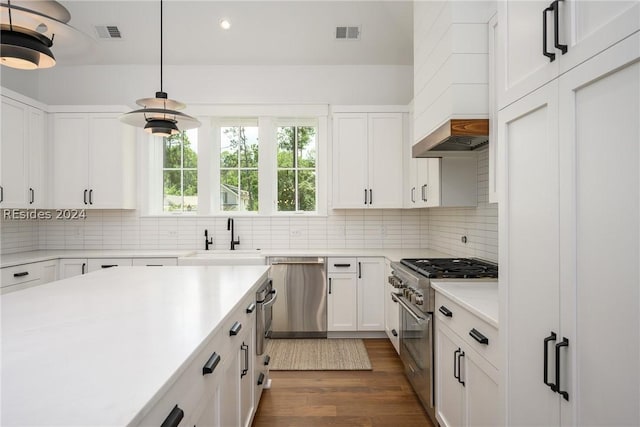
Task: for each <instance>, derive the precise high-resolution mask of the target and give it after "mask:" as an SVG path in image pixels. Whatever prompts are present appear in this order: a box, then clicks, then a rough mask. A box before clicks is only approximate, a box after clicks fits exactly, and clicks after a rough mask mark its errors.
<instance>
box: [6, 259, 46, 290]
mask: <svg viewBox="0 0 640 427" xmlns="http://www.w3.org/2000/svg"><path fill="white" fill-rule="evenodd" d="M41 276H42V263H40V262H34V263H31V264H22V265H16V266H13V267H5V268H3V269H2V287H3V288H4V287H5V286H14V285H18V284H20V283H26V282H32V281H34V280H39V279H40V277H41Z"/></svg>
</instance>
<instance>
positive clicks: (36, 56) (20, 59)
mask: <svg viewBox="0 0 640 427" xmlns="http://www.w3.org/2000/svg"><path fill="white" fill-rule="evenodd" d="M41 37H42V38H43V39H44V40H42V39H41V38H40V37H35V36H32V35H29V34H25V33H22V32H18V31H11V30H2V35H1V36H0V39H1V40H2V43H1V44H0V57H1V60H2V65H6V66H7V67H11V68H18V69H20V70H35V69H38V68H51V67H53V66H54V65H55V64H56V60H55V58H54V56H53V53H52V52H51V49H49V47H50V46H51V42H50V41H49V40H48V39H46V38H44V36H41Z"/></svg>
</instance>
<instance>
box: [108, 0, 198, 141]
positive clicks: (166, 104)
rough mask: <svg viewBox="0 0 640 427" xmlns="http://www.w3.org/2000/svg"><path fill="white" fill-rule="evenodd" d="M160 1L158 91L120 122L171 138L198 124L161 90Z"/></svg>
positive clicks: (140, 102) (141, 101)
mask: <svg viewBox="0 0 640 427" xmlns="http://www.w3.org/2000/svg"><path fill="white" fill-rule="evenodd" d="M162 34H163V33H162V0H160V91H159V92H156V96H155V98H142V99H138V100H137V101H136V104H138V105H139V106H141V107H142V108H141V109H139V110H134V111H131V112H129V113H126V114H123V115H122V116H121V117H120V120H121V121H122V122H124V123H126V124H129V125H132V126H136V127H141V128H143V129H144V130H145V131H146V132H148V133H150V134H152V135H156V136H167V137H168V136H171V135H175V134H177V133H180V131H182V130H187V129H194V128H197V127H199V126H200V122H199V121H198V120H197V119H195V118H193V117H191V116H189V115H187V114H184V113H181V112H180V111H177V110H181V109H183V108H185V104H183V103H181V102H178V101H175V100H173V99H169V97H168V95H167V93H166V92H164V91H163V88H162Z"/></svg>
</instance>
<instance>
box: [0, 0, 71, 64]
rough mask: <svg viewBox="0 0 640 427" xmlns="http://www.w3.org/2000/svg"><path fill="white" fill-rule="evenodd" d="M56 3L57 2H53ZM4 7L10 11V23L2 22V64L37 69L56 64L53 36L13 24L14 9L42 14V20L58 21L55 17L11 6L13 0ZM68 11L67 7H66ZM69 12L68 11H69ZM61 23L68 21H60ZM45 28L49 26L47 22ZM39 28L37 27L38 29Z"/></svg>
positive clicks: (28, 13)
mask: <svg viewBox="0 0 640 427" xmlns="http://www.w3.org/2000/svg"><path fill="white" fill-rule="evenodd" d="M53 3H56V4H57V2H53ZM3 7H5V8H7V9H8V12H9V25H6V24H2V26H1V29H0V31H1V34H0V41H1V42H0V61H1V63H2V65H5V66H7V67H11V68H17V69H20V70H35V69H38V68H50V67H53V66H54V65H55V64H56V59H55V57H54V56H53V53H52V52H51V49H50V48H51V46H53V36H52V37H51V38H48V37H47V36H45V35H44V34H41V33H39V32H38V31H34V30H31V29H29V28H25V27H22V26H18V25H16V26H14V25H13V13H12V9H15V10H16V11H18V12H20V13H22V14H25V15H31V16H40V18H41V19H42V20H51V21H56V19H55V18H54V17H51V16H46V15H42V14H40V13H39V12H38V11H33V10H29V9H25V8H21V7H15V6H13V7H12V6H11V0H8V2H7V4H6V5H3ZM59 7H61V8H63V9H64V7H62V6H59ZM65 11H66V9H65ZM67 14H68V12H67ZM58 22H60V23H61V24H65V23H66V22H62V21H58ZM40 25H43V26H44V28H47V27H46V25H45V24H40ZM37 29H38V28H36V30H37Z"/></svg>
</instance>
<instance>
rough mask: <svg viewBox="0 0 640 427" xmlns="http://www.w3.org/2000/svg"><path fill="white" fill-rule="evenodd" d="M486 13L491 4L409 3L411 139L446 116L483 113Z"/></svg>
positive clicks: (483, 115) (485, 111)
mask: <svg viewBox="0 0 640 427" xmlns="http://www.w3.org/2000/svg"><path fill="white" fill-rule="evenodd" d="M493 7H494V6H493ZM494 8H495V7H494ZM492 14H493V12H492V2H477V1H415V2H413V23H414V24H413V32H414V38H413V39H414V46H413V49H414V77H413V95H414V97H413V102H414V122H413V125H414V126H413V131H414V132H413V140H414V142H417V141H421V140H423V139H424V138H425V137H426V136H427V135H429V134H431V133H432V132H433V131H434V130H436V129H438V128H439V127H440V126H441V125H442V124H443V123H445V122H446V121H447V120H449V119H486V118H487V117H488V114H489V110H488V101H487V97H488V90H487V83H488V76H487V62H488V57H487V52H488V47H487V22H488V21H489V18H490V17H491V15H492Z"/></svg>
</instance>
